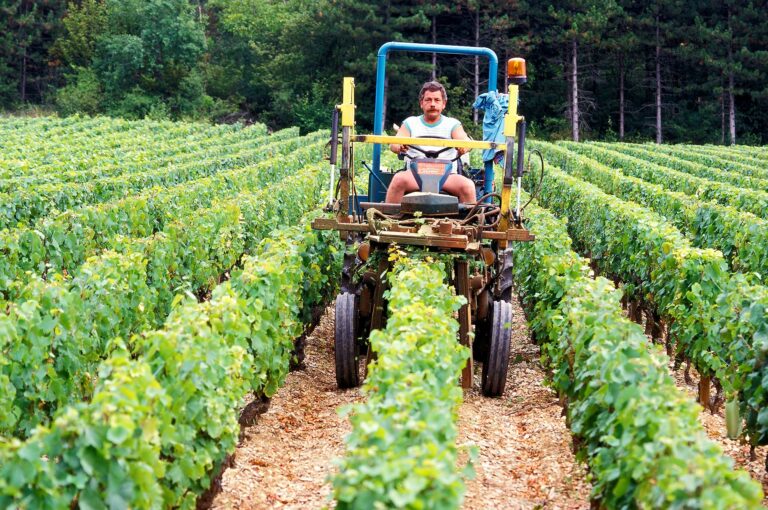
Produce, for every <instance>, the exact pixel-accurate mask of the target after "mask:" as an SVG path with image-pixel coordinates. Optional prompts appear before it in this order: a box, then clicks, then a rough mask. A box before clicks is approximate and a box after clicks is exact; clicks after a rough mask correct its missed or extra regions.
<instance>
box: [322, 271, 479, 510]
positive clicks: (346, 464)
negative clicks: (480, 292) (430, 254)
mask: <svg viewBox="0 0 768 510" xmlns="http://www.w3.org/2000/svg"><path fill="white" fill-rule="evenodd" d="M388 278H389V279H390V281H391V285H392V288H391V290H390V291H389V305H388V309H389V312H390V315H389V317H388V319H387V326H386V328H385V329H384V330H377V331H373V332H372V333H371V337H370V342H371V348H372V349H373V350H374V352H376V354H377V356H378V357H377V359H376V360H375V361H373V362H371V364H370V368H369V372H368V377H367V379H366V382H365V385H364V387H363V392H364V393H365V394H366V396H367V401H366V402H365V403H362V404H359V405H356V406H355V407H354V408H353V409H352V415H351V417H350V420H351V422H352V433H351V434H350V435H349V436H348V437H347V439H346V445H347V453H346V456H345V457H344V459H343V460H341V461H340V462H339V464H338V467H339V471H338V473H337V474H336V475H335V476H334V478H333V486H334V497H335V499H336V500H337V502H338V504H337V508H340V509H344V508H359V509H368V508H440V509H443V508H445V509H447V508H458V507H459V506H460V505H461V502H462V499H463V494H464V483H463V475H462V474H461V473H458V472H457V469H456V466H457V462H458V459H457V454H458V449H457V447H456V434H457V429H456V419H457V412H458V406H459V404H460V403H461V397H462V391H461V388H460V387H459V386H458V385H457V381H458V378H459V375H460V374H461V370H462V368H463V367H464V365H465V364H466V363H467V358H468V355H469V352H468V350H467V349H466V348H465V347H463V346H461V345H460V344H459V343H458V342H457V341H456V336H457V333H458V323H457V322H456V320H455V319H453V314H454V312H456V310H458V308H459V306H460V300H459V299H458V298H457V297H456V296H455V295H454V294H453V293H452V292H451V289H450V288H449V287H448V286H446V285H445V284H444V283H443V278H444V273H443V272H442V271H441V270H439V269H437V268H435V267H433V264H431V263H429V262H426V263H425V262H414V261H411V262H408V261H407V260H406V259H401V260H400V261H399V262H398V263H396V264H395V268H394V273H390V275H389V276H388Z"/></svg>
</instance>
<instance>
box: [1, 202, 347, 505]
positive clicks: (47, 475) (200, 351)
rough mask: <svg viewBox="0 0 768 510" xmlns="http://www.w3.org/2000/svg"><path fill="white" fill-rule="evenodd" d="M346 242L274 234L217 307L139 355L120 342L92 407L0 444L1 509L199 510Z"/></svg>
mask: <svg viewBox="0 0 768 510" xmlns="http://www.w3.org/2000/svg"><path fill="white" fill-rule="evenodd" d="M312 217H314V215H310V216H309V217H308V218H307V220H310V219H311V218H312ZM339 245H340V241H339V238H338V235H335V233H330V232H326V233H324V234H318V233H316V232H313V231H311V230H309V227H308V221H307V222H305V223H303V224H302V225H300V226H298V227H293V228H289V229H279V230H275V231H274V232H272V233H271V234H270V235H269V238H268V239H267V240H265V241H264V242H263V243H262V244H261V245H260V246H259V248H258V250H257V251H256V253H255V255H254V256H253V257H248V258H246V259H245V260H244V261H243V268H242V270H240V271H236V272H234V273H233V275H232V279H231V280H230V281H229V282H226V283H224V284H222V285H219V286H218V287H217V288H216V289H215V290H214V292H213V294H212V296H211V299H210V300H209V301H207V302H204V303H196V302H194V301H187V302H179V303H177V307H176V308H175V309H174V312H173V313H172V314H171V315H170V316H169V317H168V319H167V321H166V323H165V325H164V326H163V328H162V329H159V330H156V331H150V332H146V333H144V334H141V335H134V336H132V337H131V339H130V341H129V342H127V346H128V350H129V351H130V353H129V352H127V351H126V347H125V345H124V344H123V343H122V342H121V341H119V340H116V341H115V346H114V347H115V349H114V351H113V353H112V355H111V356H110V358H109V359H107V360H105V361H104V362H103V363H101V365H100V368H99V372H98V374H99V377H98V380H99V383H98V386H97V388H96V391H95V393H94V395H93V398H92V400H91V401H89V402H87V403H79V404H75V405H73V406H70V407H68V408H65V409H64V410H62V412H61V413H59V415H58V416H57V417H56V418H55V419H54V421H53V423H52V424H51V426H50V427H46V426H42V427H39V428H37V429H36V430H35V431H34V432H33V433H32V435H31V436H30V437H29V438H27V439H26V440H24V441H20V440H18V439H11V440H9V441H5V442H4V443H3V444H2V445H0V505H2V506H3V507H6V506H14V507H35V506H36V507H44V508H54V507H55V508H60V507H68V506H71V505H74V504H75V502H76V501H77V503H79V504H80V505H81V506H83V504H84V503H86V502H88V503H92V504H95V505H96V506H99V505H102V504H105V503H106V504H107V505H114V506H117V507H130V508H157V507H181V508H194V505H195V500H196V497H197V495H199V494H200V493H201V492H203V491H204V490H205V489H207V487H208V484H209V483H210V477H211V474H212V473H215V472H216V471H217V470H218V469H219V467H220V466H221V463H222V462H223V461H224V459H225V457H226V456H227V454H229V453H231V452H232V451H234V449H235V447H236V444H237V439H238V434H239V426H238V422H237V414H236V409H237V407H238V406H239V405H240V403H241V401H242V398H243V396H244V395H245V393H246V392H248V391H255V392H256V393H257V395H260V394H266V395H272V394H273V393H274V392H275V390H276V389H277V387H278V386H279V385H281V384H282V382H283V381H284V379H285V375H286V373H287V371H288V361H289V358H290V356H291V351H292V349H293V338H294V336H296V335H297V334H299V333H300V332H301V329H302V326H301V324H302V323H301V320H302V318H301V315H302V310H304V309H305V308H306V307H312V306H316V305H318V304H321V303H322V302H323V300H324V299H325V297H326V296H328V295H329V293H330V292H331V291H332V290H333V289H332V283H331V282H330V281H329V280H328V278H327V277H326V276H324V274H325V273H327V272H329V271H338V270H339V269H340V254H341V251H340V249H339V248H340V246H339ZM306 253H312V254H314V258H313V260H312V263H310V264H307V260H306V258H305V254H306ZM333 283H335V280H334V282H333ZM1 382H2V379H0V383H1ZM1 416H3V415H2V414H0V417H1Z"/></svg>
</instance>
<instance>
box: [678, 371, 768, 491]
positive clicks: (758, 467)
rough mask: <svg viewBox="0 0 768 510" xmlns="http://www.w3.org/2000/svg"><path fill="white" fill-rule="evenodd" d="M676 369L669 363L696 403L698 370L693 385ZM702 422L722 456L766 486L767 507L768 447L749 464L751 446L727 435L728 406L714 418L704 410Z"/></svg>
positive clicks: (680, 385)
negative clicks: (766, 466) (726, 418)
mask: <svg viewBox="0 0 768 510" xmlns="http://www.w3.org/2000/svg"><path fill="white" fill-rule="evenodd" d="M673 365H674V364H673V363H670V373H671V374H672V377H674V379H675V383H676V384H677V387H678V388H680V389H682V390H683V391H685V392H686V393H688V394H689V395H690V396H691V398H692V399H694V400H697V399H698V392H699V374H698V373H697V372H696V369H695V368H693V367H691V369H690V382H686V380H685V370H684V366H681V367H680V368H679V369H677V370H675V369H674V366H673ZM711 392H712V395H713V396H714V394H715V387H714V385H712V389H711ZM699 422H700V423H701V424H702V425H703V426H704V429H705V430H706V431H707V435H708V436H709V438H710V439H712V440H713V441H716V442H717V443H718V444H720V446H721V447H722V448H723V452H724V453H725V454H726V455H728V456H729V457H731V458H732V459H733V461H734V464H735V465H736V466H737V467H739V468H741V469H744V470H746V471H747V472H749V474H750V475H751V476H752V478H754V479H755V480H756V481H758V482H760V483H762V484H763V493H764V494H765V495H766V496H767V497H764V498H763V506H768V475H767V474H766V470H765V462H766V455H768V446H759V447H757V448H756V449H755V460H750V452H749V450H750V447H749V444H747V443H745V442H744V441H743V440H741V439H729V438H728V436H727V435H726V428H725V405H721V406H720V407H719V409H718V410H717V412H716V413H714V414H713V413H712V412H710V411H709V410H707V409H704V408H703V407H702V408H701V410H700V412H699Z"/></svg>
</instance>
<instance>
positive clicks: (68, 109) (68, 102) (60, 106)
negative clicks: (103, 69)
mask: <svg viewBox="0 0 768 510" xmlns="http://www.w3.org/2000/svg"><path fill="white" fill-rule="evenodd" d="M103 100H104V98H103V92H102V88H101V83H100V82H99V79H98V77H97V76H96V73H95V72H94V71H93V70H92V69H89V68H79V69H77V70H76V71H75V76H74V77H73V78H72V79H71V80H70V83H69V84H68V85H66V86H64V87H62V88H60V89H59V90H58V91H56V109H57V110H58V111H59V113H61V114H62V115H74V114H76V113H85V114H88V115H96V114H97V113H99V112H100V111H101V108H102V102H103Z"/></svg>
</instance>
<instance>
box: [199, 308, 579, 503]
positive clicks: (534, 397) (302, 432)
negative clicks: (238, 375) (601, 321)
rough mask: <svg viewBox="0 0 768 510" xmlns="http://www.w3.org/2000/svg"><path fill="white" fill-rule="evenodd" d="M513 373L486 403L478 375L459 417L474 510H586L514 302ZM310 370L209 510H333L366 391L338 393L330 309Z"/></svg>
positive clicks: (564, 434) (557, 412)
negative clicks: (349, 408) (352, 412)
mask: <svg viewBox="0 0 768 510" xmlns="http://www.w3.org/2000/svg"><path fill="white" fill-rule="evenodd" d="M514 313H515V318H514V321H515V327H514V331H515V333H514V334H513V339H512V348H511V353H510V356H511V364H510V369H509V374H508V378H507V386H506V391H505V394H504V397H503V398H498V399H489V398H485V397H483V396H482V395H481V394H480V392H479V391H478V389H477V388H479V386H480V372H481V366H480V365H477V366H476V367H475V368H476V370H475V389H472V390H467V391H465V394H464V400H465V402H464V404H463V405H462V406H461V408H460V410H459V442H460V443H461V444H469V445H474V446H475V447H476V448H477V451H478V456H477V459H476V461H475V470H476V476H475V477H474V478H473V479H472V480H469V481H468V482H467V495H466V499H465V504H464V508H467V509H485V508H488V509H495V510H501V509H577V508H589V491H590V485H589V483H588V482H586V474H585V470H584V468H583V466H581V465H580V464H578V463H576V462H575V459H574V456H573V454H572V452H571V444H572V443H571V435H570V433H569V431H568V430H567V428H566V427H565V419H564V418H563V417H562V408H561V407H560V405H559V404H558V401H557V397H556V395H555V394H554V392H553V391H552V390H550V389H549V388H547V387H546V386H545V384H544V381H545V377H546V375H545V373H544V371H543V369H542V368H541V365H540V363H539V349H538V347H537V346H535V345H533V344H532V343H531V342H530V335H529V333H528V329H527V326H526V324H525V318H524V316H523V313H522V310H521V309H520V308H519V304H518V303H517V302H515V303H514ZM305 363H306V368H305V369H304V370H301V371H296V372H292V373H290V374H289V375H288V379H287V381H286V384H285V386H284V387H283V388H281V389H280V390H279V391H278V393H277V394H276V395H275V396H274V397H273V399H272V402H271V405H270V407H269V410H268V411H267V412H266V413H264V414H263V415H261V416H260V417H259V419H258V421H257V423H256V424H255V425H254V426H252V427H248V428H246V429H245V430H244V434H243V440H242V441H241V444H240V445H239V447H238V449H237V452H236V454H235V457H234V461H233V465H232V467H230V468H229V469H227V470H226V471H225V472H224V474H223V477H222V491H221V492H220V493H219V494H218V495H216V497H215V499H214V501H213V505H212V508H215V509H252V508H253V509H256V508H286V509H287V508H291V509H310V508H322V507H324V506H331V507H332V506H333V502H332V501H330V493H331V486H330V484H329V483H328V482H327V479H328V477H329V475H331V474H332V472H333V469H334V468H333V459H334V458H338V457H341V456H342V455H343V454H344V436H345V435H346V434H347V433H348V432H349V431H350V425H349V422H348V420H346V419H342V418H340V417H339V415H338V413H337V409H338V408H339V407H340V406H343V405H347V404H352V403H355V402H359V401H361V399H362V396H361V395H360V391H359V390H346V391H340V390H338V389H336V381H335V372H334V358H333V306H330V307H329V308H328V309H327V310H326V313H325V315H324V316H323V318H322V319H321V321H320V324H319V325H318V327H317V328H316V329H315V330H314V332H313V334H312V335H310V336H309V337H308V338H307V346H306V360H305Z"/></svg>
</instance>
